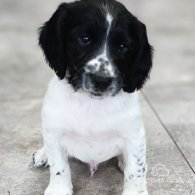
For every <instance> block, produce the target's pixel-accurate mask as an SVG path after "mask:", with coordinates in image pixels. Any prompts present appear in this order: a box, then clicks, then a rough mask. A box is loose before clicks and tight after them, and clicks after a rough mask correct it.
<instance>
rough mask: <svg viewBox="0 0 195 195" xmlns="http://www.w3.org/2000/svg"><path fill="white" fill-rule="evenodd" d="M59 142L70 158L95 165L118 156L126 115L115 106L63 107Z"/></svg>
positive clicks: (75, 105) (97, 104) (93, 104)
mask: <svg viewBox="0 0 195 195" xmlns="http://www.w3.org/2000/svg"><path fill="white" fill-rule="evenodd" d="M66 109H68V114H67V115H66V116H64V117H62V118H61V122H63V124H64V130H63V132H62V134H61V135H62V136H61V141H62V143H63V145H64V147H65V148H66V150H67V152H68V153H69V155H70V156H74V157H76V158H78V159H80V160H82V161H83V162H87V163H89V164H98V163H101V162H103V161H105V160H108V159H110V158H112V157H113V156H116V155H118V154H119V153H120V150H121V148H122V144H123V142H122V139H123V138H122V137H123V130H122V129H123V128H125V124H127V123H128V113H126V111H125V110H124V109H123V110H122V109H121V106H119V105H107V106H106V105H104V104H102V103H99V102H95V103H94V102H93V103H90V102H89V103H86V104H85V103H79V102H77V103H75V102H72V103H71V104H69V105H67V107H66Z"/></svg>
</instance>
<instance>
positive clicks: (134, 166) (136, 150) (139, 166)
mask: <svg viewBox="0 0 195 195" xmlns="http://www.w3.org/2000/svg"><path fill="white" fill-rule="evenodd" d="M139 134H140V135H137V136H135V137H134V138H128V139H127V140H126V144H125V148H124V153H123V161H124V162H123V163H124V190H123V194H122V195H148V192H147V187H146V145H145V136H144V130H142V131H141V132H139Z"/></svg>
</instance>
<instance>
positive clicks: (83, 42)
mask: <svg viewBox="0 0 195 195" xmlns="http://www.w3.org/2000/svg"><path fill="white" fill-rule="evenodd" d="M79 43H80V44H81V45H82V46H88V45H90V44H91V43H92V41H91V38H90V36H89V35H81V36H80V37H79Z"/></svg>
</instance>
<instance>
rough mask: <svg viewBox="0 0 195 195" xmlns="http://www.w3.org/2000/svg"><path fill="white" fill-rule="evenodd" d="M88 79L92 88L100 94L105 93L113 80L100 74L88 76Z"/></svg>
mask: <svg viewBox="0 0 195 195" xmlns="http://www.w3.org/2000/svg"><path fill="white" fill-rule="evenodd" d="M90 77H91V82H92V84H93V86H94V88H95V89H96V90H97V91H101V92H104V91H106V90H107V89H108V88H109V86H110V85H111V84H112V82H113V80H114V78H113V77H109V76H105V75H100V74H90Z"/></svg>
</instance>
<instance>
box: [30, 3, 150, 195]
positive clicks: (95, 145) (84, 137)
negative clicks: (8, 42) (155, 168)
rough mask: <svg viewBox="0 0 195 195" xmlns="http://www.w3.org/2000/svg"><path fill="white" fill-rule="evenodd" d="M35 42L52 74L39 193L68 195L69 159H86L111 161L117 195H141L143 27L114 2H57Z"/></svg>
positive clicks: (94, 163)
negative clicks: (117, 177) (120, 183)
mask: <svg viewBox="0 0 195 195" xmlns="http://www.w3.org/2000/svg"><path fill="white" fill-rule="evenodd" d="M39 44H40V46H41V48H42V50H43V52H44V54H45V57H46V60H47V62H48V63H49V65H50V67H51V68H52V69H53V70H54V71H55V76H54V78H53V79H52V81H51V82H50V83H49V87H48V91H47V93H46V96H45V99H44V103H43V109H42V129H43V141H44V146H43V148H42V149H40V150H38V151H37V152H36V153H34V154H33V160H34V165H35V166H37V167H39V166H43V165H45V164H48V165H49V167H50V183H49V185H48V187H47V189H46V191H45V195H72V194H73V187H72V182H71V170H70V166H69V162H68V158H69V157H75V158H77V159H79V160H81V161H82V162H84V163H87V164H89V166H90V170H91V174H92V175H93V173H94V172H95V171H96V169H97V167H98V164H100V163H102V162H104V161H106V160H108V159H110V158H113V157H117V158H118V165H119V167H120V168H121V170H122V171H123V172H124V189H123V193H122V195H138V194H142V195H147V194H148V192H147V187H146V155H145V153H146V144H145V130H144V126H143V122H142V118H141V113H140V107H139V103H138V92H137V91H138V90H139V89H140V88H142V86H143V84H144V83H145V81H146V79H147V78H148V76H149V72H150V69H151V67H152V47H151V46H150V44H149V43H148V39H147V33H146V27H145V25H144V24H142V23H141V22H140V21H139V20H138V19H137V18H136V17H134V16H133V15H132V14H131V13H129V11H128V10H127V9H126V8H125V7H124V6H123V5H122V4H121V3H119V2H117V1H115V0H81V1H76V2H72V3H63V4H61V5H60V6H59V7H58V9H57V10H56V12H55V13H54V14H53V16H52V17H51V18H50V20H49V21H48V22H46V23H45V24H44V26H43V27H42V28H41V29H40V37H39Z"/></svg>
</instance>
